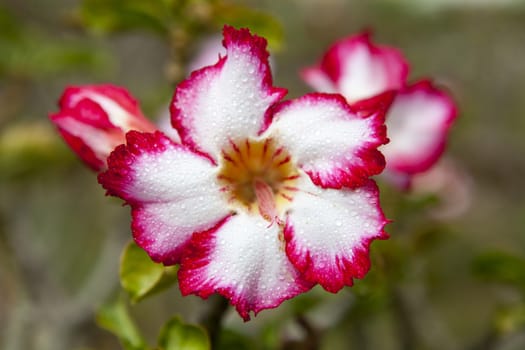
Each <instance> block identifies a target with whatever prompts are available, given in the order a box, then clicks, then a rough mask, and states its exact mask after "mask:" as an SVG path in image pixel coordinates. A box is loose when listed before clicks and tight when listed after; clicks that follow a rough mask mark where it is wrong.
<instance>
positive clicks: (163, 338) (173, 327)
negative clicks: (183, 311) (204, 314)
mask: <svg viewBox="0 0 525 350" xmlns="http://www.w3.org/2000/svg"><path fill="white" fill-rule="evenodd" d="M159 347H160V349H162V350H207V349H211V346H210V341H209V339H208V335H207V334H206V332H205V331H204V329H202V328H201V327H198V326H194V325H189V324H185V323H184V322H183V321H182V320H181V319H180V317H174V318H172V319H171V320H169V321H168V322H167V323H166V324H165V325H164V327H163V328H162V330H161V332H160V335H159Z"/></svg>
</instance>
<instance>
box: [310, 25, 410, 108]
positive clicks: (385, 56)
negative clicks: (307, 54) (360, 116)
mask: <svg viewBox="0 0 525 350" xmlns="http://www.w3.org/2000/svg"><path fill="white" fill-rule="evenodd" d="M302 75H303V79H304V80H305V81H306V82H307V83H308V84H310V85H311V86H312V87H314V88H315V89H317V90H318V91H323V92H325V91H326V92H330V91H332V89H330V90H325V88H327V87H330V86H329V85H328V84H327V81H328V80H331V81H332V84H333V85H334V86H335V89H336V90H337V92H339V93H341V94H343V96H345V98H346V99H347V100H348V101H349V102H351V103H353V102H356V101H359V100H361V99H366V98H370V97H372V96H375V95H377V94H380V93H382V92H385V91H387V90H391V89H398V88H400V87H401V86H403V85H404V84H405V80H406V77H407V75H408V63H407V61H406V59H405V58H404V57H403V55H402V54H401V53H400V52H399V51H398V50H396V49H394V48H391V47H388V46H378V45H375V44H374V43H372V42H371V40H370V34H369V33H362V34H359V35H356V36H352V37H349V38H346V39H343V40H340V41H339V42H337V43H335V44H334V45H333V46H332V47H331V48H330V49H328V51H327V52H326V54H325V56H324V57H323V60H322V61H321V63H320V64H319V66H317V67H312V68H308V69H306V70H304V71H303V74H302ZM322 75H324V76H325V78H324V79H323V78H321V76H322Z"/></svg>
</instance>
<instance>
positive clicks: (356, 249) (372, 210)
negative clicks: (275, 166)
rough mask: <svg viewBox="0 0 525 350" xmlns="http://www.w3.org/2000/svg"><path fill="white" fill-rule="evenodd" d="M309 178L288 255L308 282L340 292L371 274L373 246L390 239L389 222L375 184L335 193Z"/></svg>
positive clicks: (294, 212)
mask: <svg viewBox="0 0 525 350" xmlns="http://www.w3.org/2000/svg"><path fill="white" fill-rule="evenodd" d="M305 178H306V177H304V178H303V181H302V183H301V184H300V185H299V186H298V187H299V188H300V190H299V191H298V192H297V193H296V195H295V196H294V199H293V201H292V203H291V206H290V209H289V213H288V217H287V221H286V226H285V231H284V237H285V240H286V253H287V254H288V257H289V258H290V261H291V262H292V263H293V264H294V265H295V267H296V268H297V269H298V270H299V271H300V272H301V273H303V276H304V278H305V279H307V280H308V281H311V282H317V283H319V284H320V285H321V286H323V288H325V289H326V290H328V291H330V292H333V293H335V292H337V291H338V290H340V289H341V288H343V286H345V285H347V286H351V285H352V283H353V279H354V278H363V277H364V276H365V274H366V273H367V272H368V269H369V268H370V258H369V247H370V243H371V242H372V241H373V240H374V239H386V238H387V237H388V236H387V235H386V233H385V232H384V231H383V228H384V226H385V225H386V224H387V220H386V219H385V217H384V214H383V212H382V210H381V208H380V206H379V191H378V188H377V186H376V184H375V183H374V182H373V181H372V180H369V182H367V183H366V184H365V185H364V186H363V187H360V188H357V189H354V190H351V189H341V190H333V189H322V188H319V187H316V186H314V185H313V184H312V183H310V182H309V181H308V179H307V178H306V179H305Z"/></svg>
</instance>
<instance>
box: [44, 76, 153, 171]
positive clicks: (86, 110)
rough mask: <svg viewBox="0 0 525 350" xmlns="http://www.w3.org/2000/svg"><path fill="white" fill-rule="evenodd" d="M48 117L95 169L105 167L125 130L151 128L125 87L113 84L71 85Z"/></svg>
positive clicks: (79, 154) (73, 148)
mask: <svg viewBox="0 0 525 350" xmlns="http://www.w3.org/2000/svg"><path fill="white" fill-rule="evenodd" d="M59 106H60V111H59V112H57V113H54V114H51V115H50V116H49V118H50V119H51V121H52V122H53V123H54V124H55V125H56V127H57V128H58V131H59V132H60V134H61V135H62V137H63V138H64V140H65V141H66V142H67V144H68V145H69V146H70V147H71V149H72V150H73V151H74V152H75V153H77V155H78V156H79V157H80V158H81V159H82V160H83V161H84V163H86V165H88V166H89V167H90V168H92V169H93V170H95V171H97V172H98V171H101V170H104V169H105V168H106V159H107V157H108V156H109V154H110V153H111V151H112V150H113V149H114V148H115V147H116V146H118V145H120V144H122V143H124V142H125V134H126V132H127V131H129V130H140V131H146V132H147V131H155V130H156V127H155V126H154V125H153V124H151V123H150V122H149V121H148V120H147V119H146V118H145V117H144V115H143V114H142V112H141V111H140V108H139V107H138V103H137V101H136V100H135V99H134V98H133V97H132V96H131V95H130V94H129V92H128V91H127V90H125V89H124V88H121V87H117V86H113V85H86V86H71V87H68V88H66V89H65V91H64V93H63V94H62V97H61V98H60V101H59Z"/></svg>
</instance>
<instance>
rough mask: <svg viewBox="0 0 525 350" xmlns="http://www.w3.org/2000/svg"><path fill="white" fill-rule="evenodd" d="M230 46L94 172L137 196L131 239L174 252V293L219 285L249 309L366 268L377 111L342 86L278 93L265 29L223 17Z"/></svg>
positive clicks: (380, 234)
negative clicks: (171, 131) (174, 134)
mask: <svg viewBox="0 0 525 350" xmlns="http://www.w3.org/2000/svg"><path fill="white" fill-rule="evenodd" d="M223 34H224V41H223V43H224V46H225V48H226V56H224V57H222V58H220V59H219V61H218V62H217V63H216V64H215V65H213V66H209V67H205V68H203V69H200V70H198V71H195V72H193V73H192V74H191V76H190V77H189V78H188V79H187V80H185V81H184V82H182V83H181V84H180V85H179V86H178V87H177V89H176V91H175V94H174V97H173V101H172V105H171V113H172V123H173V125H174V126H175V128H176V129H177V130H178V131H179V134H180V136H181V144H177V143H174V142H173V141H171V140H170V139H169V138H167V137H166V136H165V135H164V134H162V133H160V132H156V133H140V132H135V131H131V132H128V133H127V135H126V138H127V144H126V145H121V146H119V147H117V149H116V150H115V151H114V152H113V153H112V154H111V155H110V157H109V159H108V170H107V171H106V172H104V173H102V174H100V175H99V181H100V183H101V184H102V185H103V186H104V187H105V188H106V189H107V191H108V193H109V194H111V195H115V196H119V197H121V198H123V199H124V200H125V201H126V202H127V203H128V204H129V205H130V206H131V210H132V217H133V219H132V231H133V235H134V238H135V241H136V242H137V244H138V245H139V246H141V247H142V248H143V249H144V250H145V251H146V252H148V254H149V255H150V256H151V258H152V259H153V260H155V261H157V262H162V263H164V264H177V263H180V264H181V266H180V270H179V286H180V289H181V292H182V294H184V295H188V294H196V295H199V296H201V297H203V298H206V297H208V296H209V295H210V294H212V293H220V294H222V295H224V296H225V297H227V298H228V299H229V300H230V302H231V303H232V304H233V305H235V306H236V308H237V311H238V312H239V314H240V315H241V316H242V317H243V318H244V319H245V320H248V319H249V318H250V312H251V311H253V312H254V313H255V314H257V313H258V312H259V311H260V310H262V309H267V308H273V307H276V306H278V305H279V304H281V302H283V301H284V300H286V299H289V298H292V297H294V296H295V295H297V294H299V293H302V292H304V291H307V290H308V289H310V288H311V287H312V286H313V285H314V284H315V283H319V284H321V285H322V286H323V287H324V288H325V289H327V290H329V291H331V292H336V291H338V290H339V289H341V288H342V287H343V286H345V285H352V282H353V278H361V277H363V276H364V275H365V274H366V272H367V271H368V269H369V265H370V262H369V257H368V249H369V245H370V243H371V241H372V240H374V239H382V238H386V234H385V233H384V231H383V228H384V226H385V224H386V220H385V218H384V216H383V213H382V211H381V208H380V207H379V203H378V190H377V187H376V185H375V183H374V182H373V181H372V180H369V179H368V177H369V176H371V175H374V174H377V173H379V172H380V171H381V170H382V169H383V166H384V159H383V157H382V155H381V153H380V152H379V151H378V150H377V147H379V146H380V145H381V144H383V143H385V142H386V138H385V128H384V125H383V115H381V113H375V114H372V115H370V116H368V117H367V118H363V117H361V116H359V115H357V114H356V113H354V111H353V110H352V109H351V108H350V106H348V104H347V103H346V101H345V100H344V98H342V97H341V96H339V95H329V94H318V93H314V94H309V95H306V96H303V97H301V98H298V99H295V100H290V101H287V102H281V103H278V102H279V101H280V100H281V99H282V98H283V96H284V95H285V93H286V90H284V89H282V88H276V87H273V86H272V77H271V72H270V67H269V64H268V52H267V51H266V40H265V39H263V38H260V37H257V36H255V35H252V34H250V32H249V31H248V30H246V29H240V30H235V29H233V28H232V27H228V26H226V27H225V28H224V33H223Z"/></svg>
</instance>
